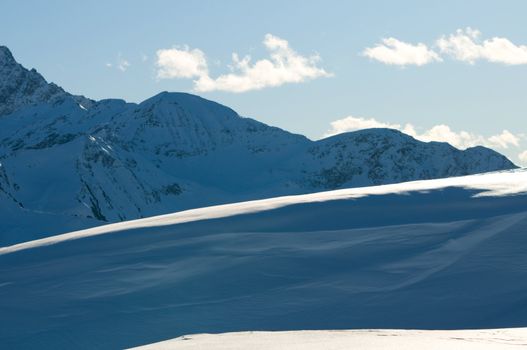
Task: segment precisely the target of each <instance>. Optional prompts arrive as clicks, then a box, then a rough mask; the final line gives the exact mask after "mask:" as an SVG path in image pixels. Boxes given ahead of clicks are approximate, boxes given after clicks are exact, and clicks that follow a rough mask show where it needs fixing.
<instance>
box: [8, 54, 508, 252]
mask: <svg viewBox="0 0 527 350" xmlns="http://www.w3.org/2000/svg"><path fill="white" fill-rule="evenodd" d="M0 164H1V165H0V219H1V220H0V245H5V244H10V243H14V242H19V241H25V240H30V239H34V238H38V237H42V236H47V235H52V234H57V233H60V232H66V231H68V230H74V229H80V228H84V227H90V226H96V225H100V224H103V223H107V222H117V221H122V220H130V219H135V218H140V217H147V216H151V215H156V214H162V213H169V212H174V211H178V210H183V209H188V208H195V207H200V206H206V205H213V204H220V203H228V202H236V201H242V200H249V199H257V198H266V197H273V196H279V195H286V194H300V193H309V192H315V191H320V190H329V189H337V188H346V187H357V186H364V185H378V184H387V183H395V182H401V181H409V180H416V179H432V178H440V177H447V176H456V175H467V174H474V173H480V172H487V171H494V170H503V169H511V168H514V167H515V166H514V164H512V163H511V162H510V161H509V160H508V159H506V158H505V157H504V156H502V155H500V154H498V153H496V152H494V151H492V150H490V149H486V148H483V147H476V148H472V149H468V150H466V151H460V150H457V149H455V148H454V147H452V146H450V145H448V144H445V143H423V142H419V141H417V140H415V139H413V138H411V137H409V136H407V135H405V134H402V133H400V132H397V131H394V130H389V129H370V130H363V131H359V132H354V133H347V134H341V135H337V136H333V137H330V138H327V139H323V140H320V141H311V140H309V139H307V138H305V137H303V136H301V135H295V134H291V133H289V132H287V131H284V130H281V129H279V128H275V127H271V126H268V125H265V124H263V123H260V122H258V121H255V120H253V119H250V118H243V117H240V116H239V115H238V114H237V113H236V112H234V111H233V110H231V109H229V108H227V107H225V106H222V105H220V104H217V103H214V102H211V101H208V100H205V99H203V98H200V97H198V96H194V95H190V94H184V93H167V92H163V93H161V94H158V95H156V96H154V97H152V98H150V99H148V100H146V101H144V102H142V103H139V104H135V103H127V102H125V101H122V100H101V101H93V100H90V99H87V98H85V97H82V96H74V95H71V94H69V93H67V92H65V91H64V90H63V89H62V88H60V87H58V86H56V85H54V84H51V83H47V82H46V81H45V79H44V78H43V77H42V76H41V75H40V74H39V73H37V72H36V71H35V70H27V69H25V68H24V67H22V66H21V65H20V64H18V63H17V62H16V61H15V60H14V58H13V56H12V55H11V53H10V52H9V50H8V49H7V48H6V47H0Z"/></svg>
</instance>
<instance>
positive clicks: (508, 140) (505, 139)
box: [489, 130, 520, 148]
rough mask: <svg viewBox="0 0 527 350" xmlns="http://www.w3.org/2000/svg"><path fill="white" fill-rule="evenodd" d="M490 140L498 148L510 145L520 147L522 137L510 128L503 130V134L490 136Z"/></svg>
mask: <svg viewBox="0 0 527 350" xmlns="http://www.w3.org/2000/svg"><path fill="white" fill-rule="evenodd" d="M489 142H490V144H492V145H494V147H498V148H509V146H515V147H518V146H519V145H520V137H519V136H517V135H514V134H513V133H511V132H510V131H509V130H503V131H502V133H501V134H499V135H494V136H491V137H489Z"/></svg>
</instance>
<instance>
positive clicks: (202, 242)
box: [0, 170, 527, 349]
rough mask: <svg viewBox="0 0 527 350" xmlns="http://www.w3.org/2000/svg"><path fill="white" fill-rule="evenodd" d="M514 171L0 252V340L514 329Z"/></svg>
mask: <svg viewBox="0 0 527 350" xmlns="http://www.w3.org/2000/svg"><path fill="white" fill-rule="evenodd" d="M526 246H527V171H525V170H517V171H509V172H500V173H490V174H484V175H475V176H467V177H458V178H448V179H441V180H429V181H418V182H410V183H402V184H395V185H386V186H376V187H365V188H355V189H348V190H338V191H330V192H322V193H316V194H310V195H301V196H288V197H279V198H272V199H268V200H259V201H252V202H245V203H237V204H229V205H221V206H215V207H209V208H201V209H195V210H189V211H183V212H179V213H175V214H170V215H164V216H159V217H152V218H149V219H142V220H135V221H129V222H124V223H119V224H112V225H107V226H103V227H97V228H93V229H89V230H84V231H78V232H73V233H69V234H65V235H60V236H54V237H49V238H45V239H42V240H37V241H31V242H26V243H22V244H18V245H15V246H11V247H5V248H1V249H0V310H2V312H1V313H0V329H1V330H2V331H1V332H0V344H2V346H4V347H6V348H35V347H38V348H44V349H47V348H49V349H60V348H76V349H83V348H123V347H132V346H138V345H142V344H149V343H154V342H158V341H161V340H164V339H170V338H174V337H177V336H180V335H183V334H192V333H207V332H208V333H210V332H212V333H218V332H232V331H247V330H280V331H285V330H287V331H289V330H304V329H352V328H384V329H388V328H390V329H391V328H414V329H468V328H501V327H521V326H527V297H526V295H527V254H525V247H526Z"/></svg>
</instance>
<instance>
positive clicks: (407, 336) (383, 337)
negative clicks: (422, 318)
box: [134, 328, 527, 350]
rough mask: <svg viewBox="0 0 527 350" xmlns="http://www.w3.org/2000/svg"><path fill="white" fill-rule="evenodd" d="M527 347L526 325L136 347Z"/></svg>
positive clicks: (218, 338)
mask: <svg viewBox="0 0 527 350" xmlns="http://www.w3.org/2000/svg"><path fill="white" fill-rule="evenodd" d="M525 346H527V328H510V329H487V330H456V331H416V330H398V329H385V330H375V329H371V330H370V329H368V330H347V331H296V332H240V333H225V334H197V335H190V336H182V337H179V338H177V339H173V340H168V341H164V342H159V343H155V344H151V345H145V346H141V347H137V348H134V349H136V350H187V349H192V350H195V349H214V350H246V349H251V350H275V349H277V350H278V349H287V350H320V349H324V350H350V349H359V350H386V349H390V350H423V349H426V350H448V349H456V350H508V349H510V350H512V349H521V348H523V347H525Z"/></svg>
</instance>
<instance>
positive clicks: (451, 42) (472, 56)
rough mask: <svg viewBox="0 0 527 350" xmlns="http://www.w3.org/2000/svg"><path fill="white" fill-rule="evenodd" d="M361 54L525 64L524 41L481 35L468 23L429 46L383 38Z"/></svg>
mask: <svg viewBox="0 0 527 350" xmlns="http://www.w3.org/2000/svg"><path fill="white" fill-rule="evenodd" d="M362 54H363V55H364V56H366V57H369V58H371V59H373V60H376V61H379V62H381V63H384V64H389V65H399V66H406V65H415V66H423V65H425V64H429V63H433V62H443V58H444V57H449V58H450V59H453V60H455V61H460V62H466V63H469V64H475V63H476V62H477V61H487V62H491V63H500V64H504V65H521V64H527V45H517V44H514V43H513V42H512V41H511V40H509V39H507V38H503V37H492V38H490V39H481V32H480V31H479V30H477V29H472V28H470V27H467V28H465V29H458V30H457V31H456V32H455V33H453V34H450V35H442V36H441V37H440V38H439V39H437V40H436V41H435V42H434V43H432V44H431V45H429V46H427V45H426V44H423V43H418V44H415V45H414V44H410V43H407V42H404V41H401V40H399V39H396V38H384V39H382V42H381V43H380V44H377V45H375V46H373V47H368V48H366V49H364V51H363V52H362Z"/></svg>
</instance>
